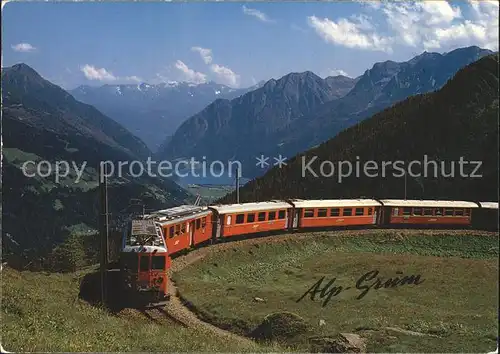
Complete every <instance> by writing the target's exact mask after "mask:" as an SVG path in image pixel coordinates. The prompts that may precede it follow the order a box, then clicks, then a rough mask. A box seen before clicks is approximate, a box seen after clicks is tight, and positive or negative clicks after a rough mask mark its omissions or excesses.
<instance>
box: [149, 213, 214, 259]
mask: <svg viewBox="0 0 500 354" xmlns="http://www.w3.org/2000/svg"><path fill="white" fill-rule="evenodd" d="M211 214H212V212H211V211H210V210H209V209H208V208H207V207H202V206H196V205H181V206H179V207H175V208H171V209H166V210H160V211H156V212H155V213H154V214H151V215H148V216H147V217H149V218H154V219H155V221H157V222H158V223H159V224H160V225H161V227H162V229H163V234H164V235H165V242H166V244H167V248H168V251H169V254H170V255H173V254H175V253H178V252H180V251H182V250H187V249H188V248H189V247H191V246H194V245H197V244H200V243H202V242H205V241H208V240H210V238H211V237H212V218H211Z"/></svg>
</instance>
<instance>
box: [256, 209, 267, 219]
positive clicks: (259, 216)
mask: <svg viewBox="0 0 500 354" xmlns="http://www.w3.org/2000/svg"><path fill="white" fill-rule="evenodd" d="M257 220H258V221H265V220H266V212H265V211H263V212H260V213H259V215H258V216H257Z"/></svg>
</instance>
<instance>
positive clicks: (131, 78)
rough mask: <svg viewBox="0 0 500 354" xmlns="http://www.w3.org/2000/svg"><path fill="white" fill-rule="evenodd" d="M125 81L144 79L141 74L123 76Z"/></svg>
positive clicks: (140, 80)
mask: <svg viewBox="0 0 500 354" xmlns="http://www.w3.org/2000/svg"><path fill="white" fill-rule="evenodd" d="M123 80H124V81H131V82H142V81H143V80H142V79H141V78H140V77H139V76H135V75H132V76H125V77H124V78H123Z"/></svg>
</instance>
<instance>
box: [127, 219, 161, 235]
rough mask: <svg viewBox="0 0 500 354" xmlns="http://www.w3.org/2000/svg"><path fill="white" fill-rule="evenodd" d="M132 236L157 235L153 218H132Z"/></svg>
mask: <svg viewBox="0 0 500 354" xmlns="http://www.w3.org/2000/svg"><path fill="white" fill-rule="evenodd" d="M131 227H132V228H131V230H130V236H138V235H152V236H154V235H156V226H155V223H154V221H153V220H132V225H131Z"/></svg>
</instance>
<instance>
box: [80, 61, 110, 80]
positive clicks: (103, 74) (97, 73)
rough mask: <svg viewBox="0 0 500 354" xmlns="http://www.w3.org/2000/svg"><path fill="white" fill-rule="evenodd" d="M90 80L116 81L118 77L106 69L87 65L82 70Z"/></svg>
mask: <svg viewBox="0 0 500 354" xmlns="http://www.w3.org/2000/svg"><path fill="white" fill-rule="evenodd" d="M80 70H81V71H82V72H83V74H84V75H85V77H86V78H87V79H88V80H97V81H115V80H116V76H114V75H113V74H112V73H111V72H109V71H107V70H106V69H104V68H100V69H99V68H96V67H95V66H93V65H89V64H85V65H84V66H83V67H81V68H80Z"/></svg>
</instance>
